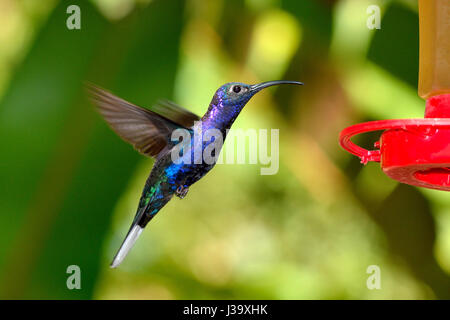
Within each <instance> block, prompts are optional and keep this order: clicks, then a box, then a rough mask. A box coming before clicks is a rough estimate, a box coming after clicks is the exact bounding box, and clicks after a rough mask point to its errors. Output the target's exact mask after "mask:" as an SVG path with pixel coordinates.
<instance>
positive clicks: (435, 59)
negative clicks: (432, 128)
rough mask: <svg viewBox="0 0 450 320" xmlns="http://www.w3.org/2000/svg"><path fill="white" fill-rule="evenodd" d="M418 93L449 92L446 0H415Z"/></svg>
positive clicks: (449, 12) (449, 39) (449, 10)
mask: <svg viewBox="0 0 450 320" xmlns="http://www.w3.org/2000/svg"><path fill="white" fill-rule="evenodd" d="M419 20H420V63H419V96H420V97H422V98H424V99H428V98H430V97H432V96H436V95H439V94H444V93H450V0H419Z"/></svg>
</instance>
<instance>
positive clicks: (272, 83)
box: [250, 80, 303, 93]
mask: <svg viewBox="0 0 450 320" xmlns="http://www.w3.org/2000/svg"><path fill="white" fill-rule="evenodd" d="M279 84H297V85H303V82H298V81H289V80H276V81H266V82H261V83H258V84H254V85H252V86H250V92H255V93H256V92H258V91H260V90H262V89H264V88H267V87H271V86H277V85H279Z"/></svg>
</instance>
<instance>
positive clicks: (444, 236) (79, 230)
mask: <svg viewBox="0 0 450 320" xmlns="http://www.w3.org/2000/svg"><path fill="white" fill-rule="evenodd" d="M70 4H72V3H71V2H70V1H49V0H48V1H39V2H36V1H31V0H2V1H1V2H0V18H1V19H0V21H2V22H1V24H2V28H0V95H1V100H0V135H1V136H2V139H1V142H0V144H1V150H2V158H1V160H0V188H1V191H2V192H1V193H0V225H1V226H2V230H1V231H2V232H1V233H0V240H1V242H0V296H1V297H2V298H6V299H11V298H28V299H37V298H43V299H80V298H81V299H90V298H94V299H108V298H110V299H215V298H224V299H230V298H236V299H315V298H318V299H335V298H341V299H418V298H425V299H432V298H450V296H449V295H450V276H449V273H450V199H449V197H448V194H447V193H445V192H439V191H433V190H420V189H416V188H413V187H410V186H406V185H398V184H397V183H395V182H394V181H392V180H390V179H388V178H387V177H386V176H384V174H383V173H382V172H381V170H379V166H377V165H376V164H369V165H367V166H365V167H363V166H361V165H360V163H359V161H358V159H356V158H354V157H352V156H350V155H348V154H347V153H345V152H343V151H342V150H341V149H340V148H339V146H338V144H337V137H338V134H339V131H340V130H341V129H343V128H344V127H345V126H347V125H350V124H353V123H357V122H360V121H364V120H370V119H382V118H400V117H420V116H422V114H423V109H424V102H423V101H422V100H420V99H419V98H418V97H417V93H416V90H417V63H418V30H417V21H418V19H417V4H416V1H412V0H411V1H407V0H403V1H400V0H398V1H394V0H370V1H369V0H317V1H310V0H295V1H294V0H283V1H281V0H246V1H244V0H229V1H225V0H215V1H200V0H186V1H182V0H165V1H164V0H92V1H83V2H80V4H79V5H80V8H81V12H82V20H81V21H82V28H81V30H73V31H71V30H68V29H67V28H66V24H65V22H66V19H67V17H68V14H67V13H66V8H67V6H68V5H70ZM371 4H377V5H379V6H380V7H381V9H382V15H383V20H382V23H381V25H382V28H381V30H369V29H368V28H367V27H366V19H367V17H368V15H367V14H366V8H367V6H368V5H371ZM281 78H285V79H291V80H300V81H304V82H305V83H306V86H305V87H303V88H301V89H298V88H295V90H294V89H293V88H292V87H287V86H286V87H280V88H277V89H272V90H268V91H267V92H264V93H261V94H259V95H257V96H256V97H255V98H254V99H252V101H251V102H250V103H249V105H248V106H247V107H246V108H245V110H244V111H243V112H242V114H241V115H240V117H239V118H238V120H237V121H236V123H235V125H234V127H235V128H244V129H246V128H256V129H260V128H261V129H270V128H279V129H280V170H279V172H278V174H276V175H272V176H261V175H260V174H259V169H260V168H259V166H258V165H237V164H236V165H217V166H216V168H215V169H214V170H213V172H211V173H210V174H209V175H208V176H207V177H205V179H203V180H201V181H199V182H198V183H197V184H196V185H195V186H193V187H192V188H191V191H190V193H189V195H188V197H187V198H185V199H184V200H183V201H179V200H178V199H174V200H172V201H171V202H170V203H169V204H168V205H167V206H166V207H165V208H164V209H163V210H162V212H161V213H160V214H159V215H158V216H157V218H155V219H154V220H153V221H152V222H151V224H150V225H149V226H148V228H147V229H146V231H145V232H144V233H143V235H142V237H141V239H140V240H139V241H138V243H137V244H136V246H135V248H134V249H133V250H132V252H131V254H130V255H129V256H128V257H127V259H126V260H125V262H124V263H123V265H122V266H121V267H120V268H118V269H114V270H112V269H109V267H108V265H109V262H110V260H111V258H112V257H113V255H114V253H115V251H116V250H117V248H118V246H119V245H120V242H121V241H122V239H123V237H124V235H125V233H126V231H127V229H128V227H129V224H130V223H131V220H132V217H133V216H134V213H135V209H136V206H137V201H138V199H139V196H140V193H141V189H142V187H143V185H144V182H145V179H146V177H147V175H148V173H149V171H150V170H151V166H152V163H153V161H152V160H151V159H146V158H143V157H142V156H139V155H138V154H137V153H136V152H135V151H134V150H133V149H132V148H131V147H130V146H128V145H127V144H126V143H124V142H122V141H121V140H120V139H119V138H118V137H117V136H116V135H115V134H114V133H113V132H112V131H111V130H110V129H109V128H108V127H107V126H106V124H105V123H104V121H103V120H102V119H100V117H99V116H98V115H97V114H96V113H95V111H94V110H93V106H92V105H91V104H90V103H89V102H88V101H87V99H86V96H85V92H84V91H83V82H84V81H91V82H94V83H96V84H99V85H101V86H103V87H105V88H108V89H110V90H112V91H113V92H115V93H116V94H118V95H120V96H121V97H123V98H125V99H127V100H129V101H132V102H134V103H136V104H140V105H143V106H151V105H152V103H154V102H155V101H156V100H157V99H158V98H168V99H172V100H174V101H176V102H177V103H179V104H181V105H185V106H186V107H187V108H189V109H190V110H192V111H194V112H196V113H198V114H202V113H203V112H204V111H205V110H206V108H207V105H208V103H209V101H210V99H211V97H212V95H213V93H214V91H215V90H216V89H217V87H219V86H220V85H221V84H223V83H225V82H228V81H242V82H249V83H255V82H258V81H266V80H273V79H281ZM363 139H365V141H361V143H363V144H366V145H370V144H371V143H372V142H373V139H374V137H363ZM229 147H233V146H230V145H228V146H227V147H226V148H229ZM72 264H76V265H79V266H80V268H81V273H82V283H81V285H82V289H81V290H68V289H67V287H66V279H67V277H68V274H66V268H67V266H69V265H72ZM374 264H375V265H379V266H380V268H381V277H382V278H381V279H382V280H381V283H382V289H381V290H368V289H367V287H366V280H367V277H368V276H369V275H368V274H366V269H367V267H368V266H369V265H374Z"/></svg>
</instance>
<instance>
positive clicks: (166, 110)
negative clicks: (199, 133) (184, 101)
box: [152, 100, 200, 128]
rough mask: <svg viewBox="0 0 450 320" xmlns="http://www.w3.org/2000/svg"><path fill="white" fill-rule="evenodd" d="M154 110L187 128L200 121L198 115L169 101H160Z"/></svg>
mask: <svg viewBox="0 0 450 320" xmlns="http://www.w3.org/2000/svg"><path fill="white" fill-rule="evenodd" d="M152 110H153V111H155V112H156V113H158V114H160V115H162V116H164V117H166V118H167V119H170V120H172V121H173V122H175V123H179V124H180V125H182V126H183V127H186V128H190V127H192V126H193V125H194V122H195V121H200V117H199V116H198V115H196V114H194V113H192V112H190V111H189V110H186V109H185V108H183V107H181V106H179V105H177V104H176V103H174V102H172V101H169V100H160V101H158V103H157V104H156V105H154V106H153V107H152Z"/></svg>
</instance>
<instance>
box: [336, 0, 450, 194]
mask: <svg viewBox="0 0 450 320" xmlns="http://www.w3.org/2000/svg"><path fill="white" fill-rule="evenodd" d="M449 17H450V1H449V0H419V22H420V68H419V95H420V96H421V97H422V98H424V99H427V102H426V108H425V118H424V119H397V120H380V121H371V122H365V123H361V124H357V125H354V126H351V127H348V128H346V129H344V130H343V131H342V132H341V135H340V144H341V146H342V147H343V148H344V149H345V150H347V151H348V152H350V153H352V154H354V155H356V156H358V157H359V158H360V159H361V162H362V163H364V164H366V163H367V162H369V161H375V162H380V163H381V168H382V170H383V171H384V173H386V174H387V175H388V176H389V177H391V178H392V179H395V180H398V181H400V182H402V183H406V184H411V185H415V186H419V187H425V188H431V189H438V190H445V191H450V18H449ZM380 130H383V131H384V132H383V133H382V135H381V137H380V139H379V141H377V142H376V143H375V150H366V149H364V148H361V147H359V146H357V145H355V144H354V143H353V142H352V141H351V138H352V137H353V136H355V135H357V134H361V133H366V132H370V131H380Z"/></svg>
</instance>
